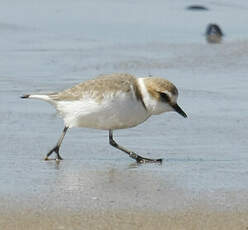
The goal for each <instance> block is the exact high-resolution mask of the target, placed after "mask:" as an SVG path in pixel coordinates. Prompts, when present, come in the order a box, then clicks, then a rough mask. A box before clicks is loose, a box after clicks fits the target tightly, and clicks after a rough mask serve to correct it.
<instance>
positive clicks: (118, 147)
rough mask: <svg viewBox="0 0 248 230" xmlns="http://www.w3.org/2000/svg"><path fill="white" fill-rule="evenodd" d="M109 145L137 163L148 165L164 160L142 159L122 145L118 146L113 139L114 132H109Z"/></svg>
mask: <svg viewBox="0 0 248 230" xmlns="http://www.w3.org/2000/svg"><path fill="white" fill-rule="evenodd" d="M109 144H110V145H112V146H113V147H115V148H117V149H119V150H121V151H123V152H125V153H127V154H128V155H129V156H130V157H131V158H133V159H135V160H136V162H137V163H148V162H152V163H156V162H157V163H162V159H149V158H145V157H142V156H140V155H138V154H136V153H135V152H133V151H130V150H128V149H126V148H124V147H122V146H120V145H118V144H117V143H116V142H115V140H114V139H113V131H112V130H109Z"/></svg>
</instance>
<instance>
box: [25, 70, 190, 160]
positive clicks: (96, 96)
mask: <svg viewBox="0 0 248 230" xmlns="http://www.w3.org/2000/svg"><path fill="white" fill-rule="evenodd" d="M177 97H178V90H177V88H176V87H175V86H174V85H173V84H172V83H171V82H169V81H168V80H166V79H164V78H160V77H141V78H136V77H134V76H132V75H130V74H110V75H100V76H98V77H97V78H95V79H92V80H88V81H85V82H83V83H80V84H77V85H75V86H74V87H72V88H70V89H67V90H64V91H61V92H56V93H49V94H42V95H39V94H26V95H24V96H22V97H21V98H34V99H41V100H44V101H47V102H49V103H50V104H52V105H53V106H55V108H56V110H57V113H58V114H59V115H60V116H61V117H62V118H63V119H64V124H65V127H64V129H63V132H62V135H61V137H60V138H59V140H58V142H57V144H56V145H55V147H53V148H52V149H51V150H50V151H49V152H48V153H47V155H46V157H45V160H48V158H49V156H50V155H51V154H52V153H53V152H55V153H56V154H57V157H56V159H57V160H62V157H61V156H60V154H59V150H60V146H61V143H62V141H63V139H64V136H65V134H66V132H67V130H68V129H69V128H73V127H85V128H93V129H101V130H108V131H109V143H110V145H112V146H113V147H115V148H117V149H119V150H121V151H123V152H125V153H127V154H128V155H129V156H130V157H131V158H133V159H135V160H136V161H137V162H138V163H145V162H162V159H149V158H145V157H142V156H140V155H138V154H136V153H135V152H133V151H130V150H128V149H126V148H124V147H122V146H120V145H119V144H118V143H117V142H116V141H115V140H114V139H113V130H116V129H125V128H131V127H135V126H137V125H139V124H141V123H143V122H144V121H146V120H147V119H148V118H149V117H150V116H151V115H157V114H161V113H164V112H169V111H176V112H178V113H179V114H180V115H182V116H183V117H185V118H186V117H187V115H186V113H185V112H184V111H183V110H182V109H181V108H180V107H179V105H178V104H177Z"/></svg>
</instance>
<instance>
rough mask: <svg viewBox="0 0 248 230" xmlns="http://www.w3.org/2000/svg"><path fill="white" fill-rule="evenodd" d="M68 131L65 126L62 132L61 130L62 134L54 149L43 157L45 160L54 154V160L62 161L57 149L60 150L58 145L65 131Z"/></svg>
mask: <svg viewBox="0 0 248 230" xmlns="http://www.w3.org/2000/svg"><path fill="white" fill-rule="evenodd" d="M67 130H68V127H66V126H65V128H64V130H63V133H62V135H61V137H60V138H59V140H58V142H57V144H56V145H55V147H54V148H52V149H51V150H50V151H49V152H48V153H47V155H46V157H45V160H48V157H49V156H50V155H51V154H52V153H53V152H55V153H56V154H57V158H56V160H63V158H62V157H61V156H60V155H59V148H60V145H61V143H62V141H63V139H64V137H65V134H66V131H67Z"/></svg>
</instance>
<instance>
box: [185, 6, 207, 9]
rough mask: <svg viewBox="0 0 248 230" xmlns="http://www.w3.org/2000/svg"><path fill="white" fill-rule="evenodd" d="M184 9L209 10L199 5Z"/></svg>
mask: <svg viewBox="0 0 248 230" xmlns="http://www.w3.org/2000/svg"><path fill="white" fill-rule="evenodd" d="M186 9H187V10H209V9H208V8H207V7H205V6H201V5H191V6H188V7H187V8H186Z"/></svg>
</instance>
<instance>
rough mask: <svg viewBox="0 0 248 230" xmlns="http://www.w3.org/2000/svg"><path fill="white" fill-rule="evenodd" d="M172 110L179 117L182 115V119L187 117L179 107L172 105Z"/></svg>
mask: <svg viewBox="0 0 248 230" xmlns="http://www.w3.org/2000/svg"><path fill="white" fill-rule="evenodd" d="M172 107H173V109H174V110H175V111H176V112H178V113H179V114H180V115H182V116H183V117H185V118H186V117H187V114H186V113H185V112H184V111H183V110H182V109H181V108H180V106H179V105H178V104H174V105H172Z"/></svg>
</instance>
